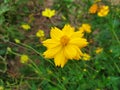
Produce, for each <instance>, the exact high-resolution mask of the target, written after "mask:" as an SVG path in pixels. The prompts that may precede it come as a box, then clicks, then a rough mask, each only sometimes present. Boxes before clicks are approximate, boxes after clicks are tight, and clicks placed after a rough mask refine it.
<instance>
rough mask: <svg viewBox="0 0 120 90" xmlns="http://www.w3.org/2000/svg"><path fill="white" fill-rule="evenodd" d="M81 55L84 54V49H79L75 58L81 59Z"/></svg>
mask: <svg viewBox="0 0 120 90" xmlns="http://www.w3.org/2000/svg"><path fill="white" fill-rule="evenodd" d="M81 56H83V53H82V51H81V50H78V49H77V54H76V56H75V57H74V59H75V60H79V59H80V58H81Z"/></svg>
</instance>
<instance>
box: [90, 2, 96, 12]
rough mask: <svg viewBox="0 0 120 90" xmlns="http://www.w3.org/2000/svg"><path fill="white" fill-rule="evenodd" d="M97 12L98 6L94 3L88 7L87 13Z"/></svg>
mask: <svg viewBox="0 0 120 90" xmlns="http://www.w3.org/2000/svg"><path fill="white" fill-rule="evenodd" d="M97 10H98V5H97V4H96V3H95V4H93V5H92V6H91V7H90V9H89V13H91V14H95V13H96V12H97Z"/></svg>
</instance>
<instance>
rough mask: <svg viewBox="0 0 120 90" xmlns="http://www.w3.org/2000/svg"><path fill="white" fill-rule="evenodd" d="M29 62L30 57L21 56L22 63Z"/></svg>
mask: <svg viewBox="0 0 120 90" xmlns="http://www.w3.org/2000/svg"><path fill="white" fill-rule="evenodd" d="M28 60H29V57H28V55H25V54H23V55H21V57H20V62H21V63H27V62H28Z"/></svg>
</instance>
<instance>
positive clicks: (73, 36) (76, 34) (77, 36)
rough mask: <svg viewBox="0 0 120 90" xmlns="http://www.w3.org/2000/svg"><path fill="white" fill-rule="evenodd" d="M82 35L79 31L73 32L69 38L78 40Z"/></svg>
mask: <svg viewBox="0 0 120 90" xmlns="http://www.w3.org/2000/svg"><path fill="white" fill-rule="evenodd" d="M83 35H84V34H83V33H82V32H81V31H77V32H74V33H73V34H72V36H71V38H80V37H83Z"/></svg>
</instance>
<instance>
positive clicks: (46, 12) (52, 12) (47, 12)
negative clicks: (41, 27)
mask: <svg viewBox="0 0 120 90" xmlns="http://www.w3.org/2000/svg"><path fill="white" fill-rule="evenodd" d="M54 15H55V10H51V9H49V8H46V9H45V10H44V11H42V16H44V17H48V18H51V17H53V16H54Z"/></svg>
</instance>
